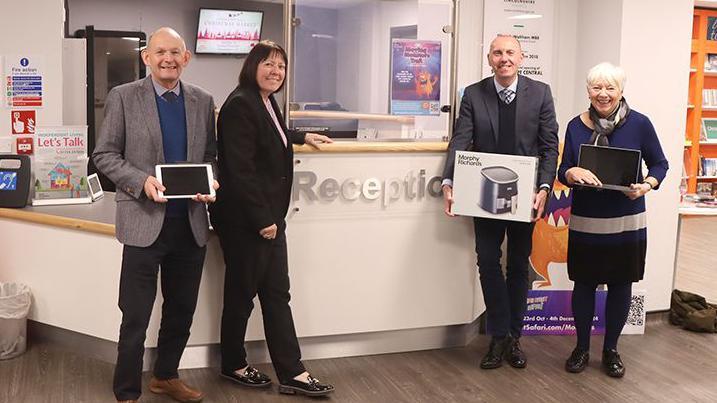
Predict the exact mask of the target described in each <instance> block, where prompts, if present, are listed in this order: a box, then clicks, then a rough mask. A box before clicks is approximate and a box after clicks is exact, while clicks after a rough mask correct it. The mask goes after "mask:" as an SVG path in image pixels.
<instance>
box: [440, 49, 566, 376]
mask: <svg viewBox="0 0 717 403" xmlns="http://www.w3.org/2000/svg"><path fill="white" fill-rule="evenodd" d="M522 62H523V51H522V49H521V47H520V42H518V40H517V39H515V38H514V37H512V36H507V35H498V36H497V37H496V38H495V39H494V40H493V42H491V45H490V51H489V53H488V63H489V64H490V66H491V68H492V70H493V73H494V75H493V76H492V77H488V78H485V79H483V80H482V81H480V82H478V83H475V84H473V85H471V86H469V87H467V88H466V90H465V92H464V95H463V100H462V101H461V108H460V112H459V115H458V120H457V121H456V126H455V130H454V131H453V137H452V138H451V142H450V144H449V146H448V159H447V161H446V166H445V169H444V172H443V178H444V179H443V186H442V187H443V196H444V200H445V212H446V214H448V215H449V216H453V213H452V212H451V205H452V204H453V188H452V186H453V164H454V161H455V154H456V151H457V150H471V151H480V152H486V153H498V154H511V155H527V156H537V157H539V163H538V180H537V183H536V184H535V186H536V188H537V189H539V190H538V191H537V192H536V194H535V201H534V204H533V209H534V210H535V213H536V216H535V218H536V219H537V218H539V217H541V216H542V214H543V210H544V207H545V201H546V200H547V195H548V194H549V192H550V188H551V185H552V183H553V180H554V179H555V170H556V168H557V160H558V135H557V133H558V123H557V121H556V120H555V108H554V106H553V97H552V95H551V92H550V87H549V86H548V85H546V84H544V83H541V82H538V81H534V80H531V79H530V78H528V77H525V76H522V75H518V68H519V67H520V65H521V63H522ZM533 226H534V223H522V222H513V221H503V220H495V219H487V218H475V219H474V227H475V236H476V253H477V254H478V272H479V274H480V281H481V288H482V289H483V298H484V301H485V305H486V315H487V319H488V329H489V331H490V333H491V335H492V339H491V343H490V347H489V349H488V353H487V354H486V355H485V356H484V357H483V359H482V360H481V363H480V366H481V368H483V369H492V368H498V367H500V366H501V365H502V362H503V359H504V358H505V359H506V360H507V361H508V363H509V364H510V365H511V366H513V367H515V368H525V366H526V365H527V359H526V356H525V353H524V352H523V351H522V349H521V347H520V342H519V338H520V334H521V330H522V327H523V315H524V313H525V306H526V298H527V293H528V268H529V262H528V258H529V256H530V252H531V249H532V236H533ZM506 234H507V237H508V250H507V255H508V256H507V261H508V264H507V267H506V275H505V277H503V272H502V270H501V266H500V258H501V244H502V243H503V239H505V237H506Z"/></svg>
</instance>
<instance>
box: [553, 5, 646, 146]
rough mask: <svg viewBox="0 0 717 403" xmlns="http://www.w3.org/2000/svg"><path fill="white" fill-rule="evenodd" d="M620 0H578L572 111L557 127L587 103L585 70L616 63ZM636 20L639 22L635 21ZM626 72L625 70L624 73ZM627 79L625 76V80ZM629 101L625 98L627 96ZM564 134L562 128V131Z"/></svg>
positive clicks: (618, 62)
mask: <svg viewBox="0 0 717 403" xmlns="http://www.w3.org/2000/svg"><path fill="white" fill-rule="evenodd" d="M622 3H623V0H602V1H593V0H579V1H578V8H577V13H578V14H577V26H578V27H579V28H578V29H577V47H576V52H575V53H574V60H575V76H574V81H573V94H574V95H573V96H574V97H575V98H574V102H573V105H572V112H569V113H568V117H567V120H566V121H565V123H564V124H563V125H561V127H563V128H565V127H566V126H567V123H568V122H569V121H570V119H572V118H573V117H574V116H576V115H578V114H580V113H582V112H584V111H585V110H587V108H588V106H589V105H590V101H588V95H587V90H586V85H585V77H586V75H587V72H588V70H589V69H590V68H591V67H592V66H594V65H596V64H598V63H601V62H610V63H613V64H620V49H621V46H622V44H621V41H622V38H621V34H622V33H621V31H620V27H621V26H622V25H623V21H625V20H624V19H623V15H622ZM627 21H628V24H630V25H633V26H635V27H636V28H637V27H642V19H639V20H633V21H630V20H627ZM637 21H640V23H637ZM628 75H629V73H628ZM628 80H629V79H628ZM628 101H629V98H628ZM562 134H563V135H564V130H563V133H562Z"/></svg>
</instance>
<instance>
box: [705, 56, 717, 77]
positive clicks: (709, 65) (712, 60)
mask: <svg viewBox="0 0 717 403" xmlns="http://www.w3.org/2000/svg"><path fill="white" fill-rule="evenodd" d="M705 72H715V73H717V54H715V53H708V54H707V55H705Z"/></svg>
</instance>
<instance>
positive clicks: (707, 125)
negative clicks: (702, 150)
mask: <svg viewBox="0 0 717 403" xmlns="http://www.w3.org/2000/svg"><path fill="white" fill-rule="evenodd" d="M710 140H717V118H702V125H701V130H700V141H710Z"/></svg>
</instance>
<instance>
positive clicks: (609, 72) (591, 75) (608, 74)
mask: <svg viewBox="0 0 717 403" xmlns="http://www.w3.org/2000/svg"><path fill="white" fill-rule="evenodd" d="M625 80H626V77H625V70H623V69H622V68H621V67H619V66H615V65H613V64H611V63H608V62H603V63H600V64H598V65H596V66H594V67H593V68H591V69H590V70H589V71H588V76H587V80H586V82H587V85H588V88H589V87H591V86H592V85H593V84H597V83H600V82H606V83H608V84H611V85H614V86H616V87H617V88H618V89H619V90H620V92H622V91H623V90H624V89H625Z"/></svg>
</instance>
